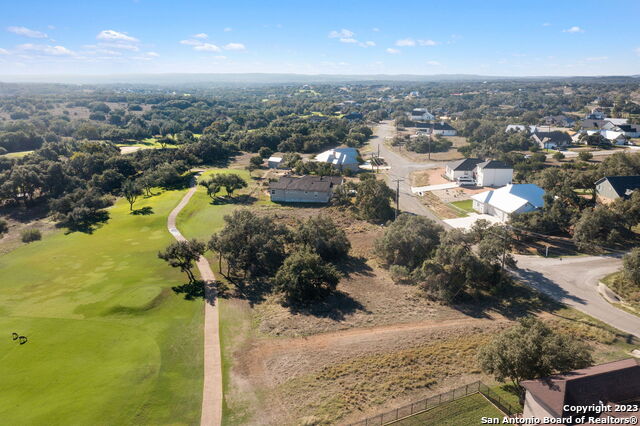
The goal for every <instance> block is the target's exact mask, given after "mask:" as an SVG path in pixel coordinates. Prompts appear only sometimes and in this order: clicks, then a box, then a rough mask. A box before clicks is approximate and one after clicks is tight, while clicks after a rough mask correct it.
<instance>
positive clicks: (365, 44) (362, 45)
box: [359, 40, 376, 47]
mask: <svg viewBox="0 0 640 426" xmlns="http://www.w3.org/2000/svg"><path fill="white" fill-rule="evenodd" d="M359 45H360V47H374V46H375V45H376V43H375V42H374V41H371V40H368V41H364V42H362V43H359Z"/></svg>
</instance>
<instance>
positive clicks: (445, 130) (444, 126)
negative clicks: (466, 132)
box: [432, 121, 458, 136]
mask: <svg viewBox="0 0 640 426" xmlns="http://www.w3.org/2000/svg"><path fill="white" fill-rule="evenodd" d="M432 129H433V130H432V133H433V134H434V135H442V136H455V135H456V134H458V131H457V130H456V129H454V128H453V127H451V125H450V124H449V123H445V122H444V121H441V122H440V123H434V124H433V127H432Z"/></svg>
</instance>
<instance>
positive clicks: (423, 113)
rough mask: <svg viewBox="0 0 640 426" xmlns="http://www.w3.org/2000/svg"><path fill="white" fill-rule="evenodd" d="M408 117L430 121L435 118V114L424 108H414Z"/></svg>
mask: <svg viewBox="0 0 640 426" xmlns="http://www.w3.org/2000/svg"><path fill="white" fill-rule="evenodd" d="M409 118H410V119H411V120H412V121H431V120H435V119H436V117H435V115H433V114H431V113H430V112H429V110H428V109H426V108H414V109H412V110H411V112H410V113H409Z"/></svg>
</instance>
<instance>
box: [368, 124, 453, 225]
mask: <svg viewBox="0 0 640 426" xmlns="http://www.w3.org/2000/svg"><path fill="white" fill-rule="evenodd" d="M395 133H396V130H395V126H394V125H393V123H392V122H390V121H383V122H381V123H380V124H379V125H377V126H376V127H375V128H374V136H373V137H372V138H371V139H370V140H369V144H370V146H371V148H372V150H373V151H376V150H377V149H378V146H379V147H380V156H381V157H382V158H384V159H385V161H386V162H387V164H388V165H389V166H390V167H391V169H390V170H387V171H385V175H386V179H387V183H388V184H389V186H390V187H391V188H393V189H394V190H395V189H396V185H397V184H396V183H395V182H393V180H394V179H397V178H400V179H404V181H403V182H400V210H401V211H405V212H409V213H413V214H417V215H420V216H426V217H428V218H429V219H433V220H435V221H436V222H438V223H440V224H442V225H443V226H446V227H448V226H447V225H446V224H444V223H443V222H442V221H441V220H440V219H439V218H438V217H437V216H436V215H435V214H434V213H433V212H432V211H431V210H429V209H428V208H427V207H426V206H425V205H424V204H422V202H420V200H419V199H418V198H417V197H416V196H415V195H414V194H413V193H412V192H411V179H410V175H411V172H414V171H416V170H426V169H433V168H437V167H439V166H440V165H439V164H437V163H415V162H413V161H411V160H409V159H408V158H405V157H403V156H402V155H400V154H398V153H396V152H394V151H392V150H391V149H389V148H388V147H387V146H386V145H385V138H387V137H393V136H395Z"/></svg>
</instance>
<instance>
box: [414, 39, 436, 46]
mask: <svg viewBox="0 0 640 426" xmlns="http://www.w3.org/2000/svg"><path fill="white" fill-rule="evenodd" d="M418 44H419V45H420V46H435V45H436V44H438V42H437V41H433V40H418Z"/></svg>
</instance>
